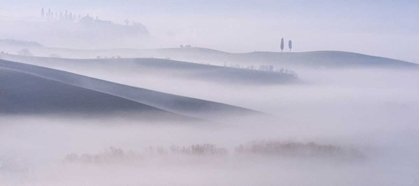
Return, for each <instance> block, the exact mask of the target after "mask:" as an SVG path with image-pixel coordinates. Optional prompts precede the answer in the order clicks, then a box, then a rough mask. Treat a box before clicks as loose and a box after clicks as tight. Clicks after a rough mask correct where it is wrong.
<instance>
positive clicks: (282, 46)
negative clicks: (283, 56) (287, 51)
mask: <svg viewBox="0 0 420 186" xmlns="http://www.w3.org/2000/svg"><path fill="white" fill-rule="evenodd" d="M280 49H281V52H283V49H284V40H283V38H281V43H280Z"/></svg>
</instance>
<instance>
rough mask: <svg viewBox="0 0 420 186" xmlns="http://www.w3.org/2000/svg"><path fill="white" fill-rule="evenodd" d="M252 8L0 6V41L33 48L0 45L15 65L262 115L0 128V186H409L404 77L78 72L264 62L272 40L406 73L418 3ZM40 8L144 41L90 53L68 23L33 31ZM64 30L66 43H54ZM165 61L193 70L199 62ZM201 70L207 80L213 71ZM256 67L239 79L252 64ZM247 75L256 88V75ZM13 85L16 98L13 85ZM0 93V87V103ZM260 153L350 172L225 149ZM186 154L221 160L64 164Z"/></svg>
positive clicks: (24, 122) (359, 71) (412, 144)
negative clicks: (115, 152) (219, 55)
mask: <svg viewBox="0 0 420 186" xmlns="http://www.w3.org/2000/svg"><path fill="white" fill-rule="evenodd" d="M258 2H260V1H257V0H255V1H252V0H244V1H237V0H227V1H211V0H207V1H199V0H197V1H183V0H179V1H166V0H165V1H134V0H126V1H118V2H117V1H109V0H92V1H82V0H73V1H68V0H67V1H64V0H63V1H53V0H39V1H32V0H16V1H10V0H7V1H6V0H0V40H2V39H15V40H26V41H35V42H39V43H41V44H43V45H45V46H46V47H45V48H43V47H41V48H39V47H38V48H37V47H33V48H31V47H27V46H24V44H23V46H20V45H18V46H11V47H10V46H6V45H5V46H3V45H0V52H2V51H5V52H7V53H10V54H17V53H18V51H20V50H22V49H24V48H29V49H30V51H31V52H33V54H34V56H44V57H45V56H50V55H53V54H55V53H54V52H57V53H58V52H62V56H61V57H63V58H75V59H77V58H79V59H80V60H81V62H82V63H79V64H81V65H74V64H76V63H74V64H70V63H69V64H65V62H62V63H58V61H60V60H61V59H59V57H60V55H61V53H60V55H58V57H57V56H56V57H54V60H57V63H54V62H51V61H47V60H46V61H45V63H44V61H42V59H41V60H36V61H31V57H28V56H26V57H23V59H26V60H21V61H20V62H24V63H28V64H33V65H39V66H44V67H49V68H52V69H57V70H63V71H67V72H72V73H76V74H79V75H84V76H89V77H94V78H98V79H102V80H106V81H110V82H115V83H119V84H123V85H129V86H134V87H140V88H146V89H151V90H155V91H161V92H164V93H170V94H175V95H181V96H186V97H191V98H198V99H203V100H209V101H214V102H219V103H224V104H230V105H234V106H239V107H244V108H248V109H252V110H256V111H260V112H263V113H266V114H267V115H266V117H262V116H260V117H253V116H241V117H239V116H238V117H234V118H228V119H226V120H224V122H214V121H203V122H198V121H197V122H195V123H183V122H181V121H176V122H170V121H160V122H153V121H148V122H145V121H142V120H141V118H140V119H139V115H136V114H134V115H133V114H132V113H118V112H116V113H114V114H113V115H107V116H98V115H92V116H80V117H79V116H68V115H64V116H63V115H36V114H34V115H0V186H3V185H4V186H79V185H86V186H140V185H171V186H172V185H220V186H224V185H226V186H234V185H238V186H239V185H240V186H243V185H250V186H251V185H291V186H310V185H326V186H335V185H343V186H350V185H369V186H395V185H418V184H419V158H418V157H419V125H418V124H419V96H418V95H419V71H418V69H417V68H414V67H413V68H411V69H410V68H405V69H403V68H399V69H391V68H380V67H379V66H380V65H378V66H377V67H371V68H365V67H363V65H360V68H345V67H343V68H336V69H329V68H325V69H324V68H318V69H315V68H303V67H302V68H292V69H291V70H294V71H295V72H296V73H297V74H298V77H299V78H300V80H302V81H303V82H304V83H301V84H276V83H271V84H264V83H261V84H259V83H250V82H247V81H243V82H237V81H236V82H235V81H225V80H224V79H223V78H221V79H217V78H215V79H212V78H211V77H210V78H209V76H207V77H208V78H207V79H205V78H197V76H194V75H197V74H199V73H200V71H199V70H197V71H193V70H194V69H183V70H184V71H182V70H174V69H176V67H179V66H177V64H175V62H174V61H171V60H169V62H174V65H173V66H175V68H174V69H169V70H168V69H165V70H160V69H159V68H157V70H156V69H155V70H154V71H152V70H150V71H149V70H139V69H137V68H134V67H133V68H130V66H129V65H128V66H123V65H121V66H117V67H116V66H106V65H102V64H100V65H97V64H96V65H92V64H90V63H88V62H86V63H85V64H84V63H83V62H84V61H83V58H95V57H96V56H98V55H99V56H102V59H100V60H97V61H101V60H103V58H104V57H111V56H115V55H117V54H118V52H120V50H115V51H113V49H115V48H135V49H140V48H147V49H150V48H171V47H176V48H178V47H179V45H193V48H194V47H206V48H211V49H215V50H221V51H229V52H251V51H276V52H278V51H279V49H278V48H279V43H280V39H281V38H283V37H284V38H285V39H286V43H287V41H288V40H289V39H291V40H293V41H294V45H293V46H294V48H293V50H292V51H293V52H304V51H317V50H343V51H349V52H361V53H366V54H372V55H377V56H382V57H391V58H395V59H401V60H405V61H409V62H414V63H418V54H419V53H418V50H419V47H418V44H419V43H418V38H419V37H418V16H417V14H418V7H417V6H418V2H414V1H372V2H366V1H361V0H354V1H347V2H344V1H332V0H327V1H318V0H317V1H311V2H309V1H280V0H271V1H270V0H265V1H261V3H258ZM41 8H45V10H46V11H47V10H48V8H51V9H52V10H53V11H65V10H66V9H68V10H69V11H73V12H75V13H77V14H81V15H83V16H84V15H86V14H90V15H91V16H98V17H99V19H103V20H110V21H113V22H114V23H117V24H121V25H122V24H124V20H125V19H129V20H130V21H136V22H139V23H142V24H143V25H144V26H145V27H146V28H147V29H148V31H149V33H150V35H146V36H139V37H137V36H126V35H123V36H121V37H120V35H118V34H117V36H114V35H113V36H112V37H111V36H109V37H108V35H107V34H108V33H107V32H106V31H103V32H97V33H101V34H104V36H103V35H101V36H103V37H101V38H99V39H98V38H94V39H92V38H88V37H86V38H85V39H83V38H82V39H81V38H78V37H72V36H73V34H80V33H79V31H80V30H77V31H74V30H73V31H74V32H72V31H71V29H73V28H74V27H72V26H74V25H73V23H71V24H61V23H59V24H55V22H53V21H48V20H45V19H43V18H41V17H40V10H41ZM110 12H112V13H110ZM69 25H70V26H69ZM51 28H54V29H56V30H54V31H51ZM69 28H70V31H69V32H64V34H63V32H61V31H62V30H65V29H69ZM67 31H68V30H67ZM56 34H57V35H56ZM60 34H62V35H60ZM90 34H92V33H90ZM95 34H96V33H93V34H92V37H93V36H95ZM0 44H1V43H0ZM60 48H74V49H77V50H79V49H80V50H79V51H74V50H66V49H60ZM286 48H287V47H286ZM83 49H92V50H90V51H89V50H83ZM94 49H112V50H108V51H107V50H100V51H99V50H94ZM82 50H83V51H82ZM127 50H128V51H126V53H127V54H129V55H130V56H121V57H123V58H124V57H133V56H134V57H138V56H142V55H144V54H143V53H141V50H138V51H137V50H130V49H127ZM205 52H208V51H205ZM98 53H100V54H98ZM302 54H305V53H302ZM1 56H7V54H1ZM1 56H0V57H1ZM244 56H246V55H244ZM20 57H22V56H20ZM142 57H145V56H142ZM149 57H153V56H147V58H149ZM168 57H171V56H168ZM17 58H19V57H17ZM361 58H362V57H361ZM45 59H46V58H45ZM63 60H64V61H65V59H63ZM112 60H115V61H118V60H119V59H117V58H116V59H112ZM122 60H124V59H122ZM175 60H184V61H188V62H193V63H194V64H202V63H203V62H206V63H207V61H205V59H203V61H194V60H193V59H175ZM208 60H209V61H210V62H209V63H211V64H212V65H217V66H222V65H223V62H224V61H211V60H213V59H208ZM383 60H387V59H383ZM50 62H51V63H50ZM104 62H106V60H104ZM258 62H259V64H253V65H261V64H264V63H265V62H264V61H258ZM270 62H273V61H270ZM334 62H336V61H334ZM392 62H394V63H402V62H401V61H392ZM123 63H124V62H121V64H123ZM250 63H251V62H249V63H243V64H241V65H251V64H250ZM203 65H204V64H203ZM204 66H206V65H204ZM278 67H281V66H278ZM0 68H1V67H0ZM152 68H154V67H152ZM150 69H151V68H150ZM137 70H138V71H137ZM239 70H244V69H239ZM201 72H204V70H203V71H201ZM255 72H256V75H255V79H258V77H259V75H260V74H258V71H255ZM194 73H197V74H194ZM261 73H264V72H261ZM249 77H251V78H252V77H253V76H249ZM264 77H265V76H264ZM258 80H261V81H264V79H263V78H260V79H258ZM255 82H257V81H255ZM16 84H19V85H21V86H25V82H16ZM3 93H4V92H2V89H1V87H0V96H3V95H5V94H3ZM104 94H105V93H104ZM1 106H2V105H1V103H0V107H1ZM217 119H219V118H217ZM217 119H215V120H217ZM217 121H220V120H217ZM260 140H266V141H271V140H273V141H282V142H283V141H286V142H290V141H291V142H296V143H312V142H313V143H315V144H320V145H333V146H335V147H339V148H342V149H349V150H355V151H357V152H359V153H360V155H361V157H362V158H353V157H350V158H348V159H346V158H342V157H339V158H334V157H330V156H326V157H299V156H297V157H293V156H292V157H284V156H276V155H272V154H268V155H267V154H262V155H261V154H258V155H255V154H251V155H244V156H241V155H238V154H237V153H235V148H236V147H238V146H240V145H243V144H247V143H249V142H252V141H260ZM195 144H214V145H215V146H217V147H220V148H225V149H227V150H228V154H226V155H224V156H217V155H215V156H200V155H198V156H196V155H179V156H178V155H174V156H172V155H167V156H164V155H156V156H153V155H152V156H151V157H142V158H139V159H136V160H128V161H122V162H118V161H117V162H112V163H107V162H105V163H102V164H92V163H69V162H66V161H65V158H66V157H67V155H69V154H73V153H75V154H78V155H82V154H100V153H102V152H104V151H105V149H108V148H109V147H116V148H121V149H123V150H124V151H126V152H127V151H133V152H138V153H141V152H143V151H145V149H149V148H150V147H153V148H155V149H156V148H158V147H163V148H165V149H168V148H170V147H171V146H172V145H176V146H180V147H189V146H191V145H195Z"/></svg>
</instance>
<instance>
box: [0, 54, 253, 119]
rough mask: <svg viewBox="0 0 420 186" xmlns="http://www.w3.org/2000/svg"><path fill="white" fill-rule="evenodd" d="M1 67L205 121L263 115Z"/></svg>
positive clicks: (41, 71)
mask: <svg viewBox="0 0 420 186" xmlns="http://www.w3.org/2000/svg"><path fill="white" fill-rule="evenodd" d="M0 68H3V69H11V70H14V71H19V72H22V73H26V74H31V75H33V76H38V77H42V78H45V79H49V80H54V81H56V82H61V83H65V84H67V85H73V86H76V87H81V88H85V89H89V90H94V91H96V92H102V93H106V94H109V95H113V96H117V97H120V98H125V99H128V100H131V101H135V102H137V103H141V104H145V105H149V106H151V107H156V108H159V109H162V110H167V111H169V112H174V113H178V114H182V115H187V116H191V117H198V118H204V119H218V117H220V116H229V115H250V114H260V113H258V112H255V111H252V110H248V109H244V108H240V107H235V106H230V105H226V104H222V103H216V102H211V101H205V100H200V99H194V98H188V97H183V96H177V95H172V94H167V93H162V92H157V91H152V90H148V89H142V88H136V87H130V86H126V85H121V84H116V83H111V82H107V81H103V80H99V79H95V78H89V77H85V76H81V75H77V74H72V73H68V72H63V71H58V70H53V69H48V68H43V67H38V66H33V65H25V64H21V63H16V62H9V61H4V60H0ZM4 74H5V73H4ZM6 75H7V74H6ZM6 75H5V76H6ZM25 77H26V76H25ZM4 79H5V78H4ZM8 79H9V78H8ZM12 80H13V77H12ZM12 82H13V81H5V82H4V86H5V87H9V86H11V85H10V84H12ZM35 84H36V82H34V86H35ZM46 86H49V87H48V90H57V89H60V88H54V86H53V85H46ZM24 90H27V91H28V90H30V89H24ZM23 93H24V94H26V92H23ZM67 94H69V93H67ZM15 95H18V94H15ZM58 95H59V94H58ZM92 96H93V95H92ZM6 100H9V99H6ZM25 100H26V98H25ZM16 101H19V99H17V100H16ZM27 101H30V100H27ZM68 101H70V100H68ZM98 102H99V101H98ZM115 102H117V101H115ZM12 103H13V102H12ZM63 104H64V103H63ZM92 104H95V103H92ZM115 104H116V103H115ZM92 107H100V106H92ZM127 107H128V106H127Z"/></svg>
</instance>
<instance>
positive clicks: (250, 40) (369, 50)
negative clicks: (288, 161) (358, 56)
mask: <svg viewBox="0 0 420 186" xmlns="http://www.w3.org/2000/svg"><path fill="white" fill-rule="evenodd" d="M0 3H1V4H2V6H0V15H3V16H39V14H40V9H41V8H42V7H44V8H51V9H53V11H65V10H66V9H68V10H69V11H72V12H74V13H76V14H82V15H86V14H87V13H89V14H90V15H93V16H98V17H99V18H100V19H108V20H112V21H113V22H118V23H123V21H124V20H125V19H129V20H132V21H136V22H141V23H143V24H144V25H145V26H146V27H147V28H148V29H149V31H150V33H151V34H152V35H153V36H155V37H156V38H158V39H159V40H161V41H162V42H161V43H162V44H161V45H160V47H174V46H178V45H180V44H191V45H193V46H200V47H210V48H215V49H219V50H225V51H230V52H250V51H278V50H279V42H280V39H281V38H282V37H284V38H285V39H286V40H289V39H291V40H293V42H294V49H293V51H296V52H300V51H313V50H344V51H352V52H361V53H366V54H372V55H379V56H385V57H391V58H396V59H402V60H406V61H410V62H413V61H415V62H418V55H419V17H418V12H419V9H418V7H419V2H418V1H416V0H371V1H365V0H349V1H337V0H311V1H306V0H223V1H222V0H194V1H192V0H189V1H187V0H172V1H170V0H154V1H145V0H143V1H142V0H123V1H111V0H90V1H86V0H60V1H56V0H38V1H35V0H14V1H10V0H0Z"/></svg>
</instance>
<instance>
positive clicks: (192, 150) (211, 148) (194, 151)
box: [170, 144, 228, 155]
mask: <svg viewBox="0 0 420 186" xmlns="http://www.w3.org/2000/svg"><path fill="white" fill-rule="evenodd" d="M170 150H171V152H172V153H176V154H187V155H226V154H228V151H227V149H225V148H219V147H217V146H215V145H213V144H197V145H191V146H189V147H182V148H180V147H177V146H172V147H171V148H170Z"/></svg>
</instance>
